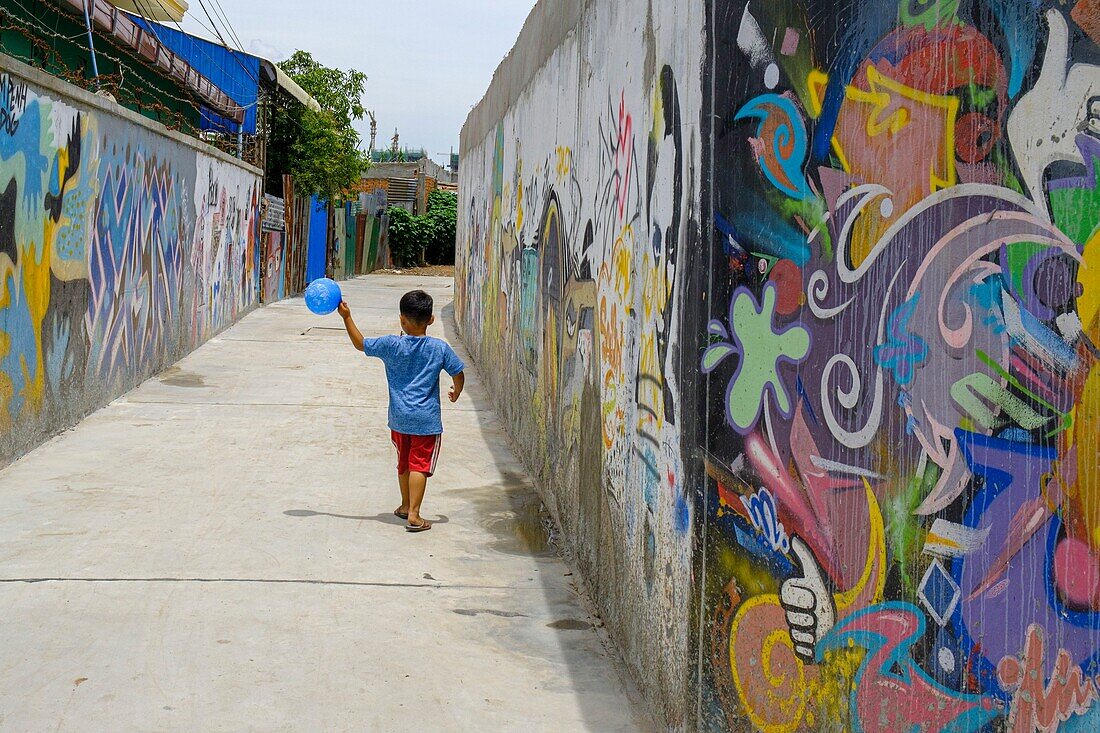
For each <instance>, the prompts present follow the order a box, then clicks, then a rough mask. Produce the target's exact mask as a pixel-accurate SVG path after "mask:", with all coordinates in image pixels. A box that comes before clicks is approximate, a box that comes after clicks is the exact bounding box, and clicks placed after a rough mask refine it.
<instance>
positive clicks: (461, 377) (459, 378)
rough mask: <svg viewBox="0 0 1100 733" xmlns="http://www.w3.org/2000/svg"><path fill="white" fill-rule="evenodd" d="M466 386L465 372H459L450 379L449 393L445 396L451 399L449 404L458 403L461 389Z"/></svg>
mask: <svg viewBox="0 0 1100 733" xmlns="http://www.w3.org/2000/svg"><path fill="white" fill-rule="evenodd" d="M465 386H466V372H459V373H458V374H456V375H454V376H453V377H451V391H450V393H449V394H448V395H447V396H448V397H450V398H451V402H458V398H459V397H460V396H461V395H462V388H463V387H465Z"/></svg>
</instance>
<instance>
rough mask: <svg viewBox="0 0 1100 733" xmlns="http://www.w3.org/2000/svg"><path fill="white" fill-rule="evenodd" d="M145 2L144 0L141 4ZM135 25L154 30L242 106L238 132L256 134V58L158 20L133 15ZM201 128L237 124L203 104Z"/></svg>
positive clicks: (218, 128) (228, 129) (234, 129)
mask: <svg viewBox="0 0 1100 733" xmlns="http://www.w3.org/2000/svg"><path fill="white" fill-rule="evenodd" d="M143 4H147V3H143ZM133 20H134V22H135V23H137V24H138V25H139V26H141V27H143V28H146V29H147V30H150V31H151V32H153V33H155V34H156V36H157V37H158V38H159V39H160V40H161V42H162V43H163V44H164V45H165V46H166V47H167V48H168V49H169V50H170V51H173V52H174V53H176V54H178V55H179V56H180V57H181V58H183V59H184V60H185V61H187V63H189V64H191V66H192V67H193V68H194V69H195V70H196V71H198V72H199V73H200V74H202V75H203V76H205V77H207V78H208V79H210V81H212V82H213V83H214V84H215V85H216V86H217V87H218V88H220V89H221V90H222V91H224V92H225V93H226V94H228V95H229V96H230V97H232V98H233V99H234V100H236V101H237V103H238V104H240V105H241V106H242V107H244V108H245V109H244V122H243V128H242V130H241V131H242V132H244V133H245V134H248V135H255V134H256V100H257V98H258V96H259V88H260V85H259V82H260V59H258V58H256V57H255V56H251V55H249V54H247V53H242V52H240V51H233V50H232V49H228V48H226V47H225V46H223V45H221V44H220V43H214V42H213V41H208V40H206V39H205V38H199V37H198V36H193V35H191V34H190V33H184V32H183V31H181V30H177V29H175V28H170V27H168V26H166V25H163V24H161V23H153V22H150V21H147V20H144V19H142V18H138V17H134V18H133ZM201 115H202V123H201V129H203V130H213V131H216V132H228V133H235V132H237V123H236V122H235V121H232V120H229V119H226V118H225V117H223V116H222V115H220V114H218V113H217V112H215V111H214V110H212V109H210V108H209V107H207V106H205V105H204V106H203V107H202V110H201Z"/></svg>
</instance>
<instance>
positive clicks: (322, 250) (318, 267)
mask: <svg viewBox="0 0 1100 733" xmlns="http://www.w3.org/2000/svg"><path fill="white" fill-rule="evenodd" d="M311 209H312V211H313V214H312V216H310V218H309V250H308V253H307V254H306V280H307V281H308V282H313V281H314V280H316V279H317V278H320V277H324V276H325V274H326V272H327V270H328V204H325V203H324V202H322V201H318V200H317V197H316V196H314V197H313V201H312V206H311Z"/></svg>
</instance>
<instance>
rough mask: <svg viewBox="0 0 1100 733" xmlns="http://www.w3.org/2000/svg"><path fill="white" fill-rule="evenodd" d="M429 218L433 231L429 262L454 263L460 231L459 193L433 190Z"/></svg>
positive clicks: (429, 205)
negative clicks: (457, 237) (456, 240)
mask: <svg viewBox="0 0 1100 733" xmlns="http://www.w3.org/2000/svg"><path fill="white" fill-rule="evenodd" d="M427 218H428V219H429V220H430V222H431V228H432V232H433V238H432V243H431V244H430V245H428V252H427V259H428V264H430V265H453V264H454V263H455V237H456V236H457V233H458V194H456V193H452V192H450V191H440V190H439V189H436V190H435V191H432V192H431V193H430V194H429V195H428V214H427Z"/></svg>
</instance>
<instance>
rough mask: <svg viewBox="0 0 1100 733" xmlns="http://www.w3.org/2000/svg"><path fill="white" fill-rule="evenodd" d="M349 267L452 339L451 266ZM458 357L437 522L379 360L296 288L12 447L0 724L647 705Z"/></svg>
mask: <svg viewBox="0 0 1100 733" xmlns="http://www.w3.org/2000/svg"><path fill="white" fill-rule="evenodd" d="M344 287H345V296H346V298H347V300H348V301H349V303H350V304H351V306H352V309H353V312H354V314H355V316H356V320H357V321H358V323H359V325H360V328H361V329H362V330H363V332H364V334H365V335H367V336H377V335H381V334H384V333H394V332H396V330H397V302H398V299H399V298H400V296H401V295H402V294H403V293H404V292H405V291H407V290H411V289H413V288H415V287H424V288H425V289H427V290H429V292H431V293H432V294H433V295H434V296H435V297H436V312H437V321H438V322H437V325H435V326H433V327H432V329H431V330H430V333H432V334H434V335H436V336H443V335H444V333H446V335H447V336H448V337H449V338H450V341H451V343H453V344H456V348H458V347H457V339H456V338H455V337H454V333H453V326H452V325H451V324H452V321H451V309H450V307H449V304H450V301H451V292H452V287H451V282H450V281H449V280H445V279H439V278H435V279H432V278H414V277H401V276H372V277H367V278H360V279H358V280H356V281H354V282H350V283H346V284H345V285H344ZM441 311H442V313H441ZM459 353H460V354H461V355H462V356H463V358H466V354H465V352H464V351H462V350H461V348H459ZM467 361H468V360H467ZM468 374H469V378H468V379H467V394H466V395H464V396H463V397H462V399H461V400H460V401H459V403H458V404H457V405H450V404H449V403H447V404H445V405H444V423H445V424H446V427H447V434H446V436H445V440H444V443H443V452H442V456H441V459H440V466H441V467H440V471H439V473H438V474H437V475H436V477H435V478H434V479H433V480H432V481H431V482H430V483H429V487H428V496H427V500H426V501H425V504H424V515H425V516H426V517H428V518H429V519H432V520H435V521H436V522H437V524H436V526H435V528H434V529H433V530H432V531H430V532H427V533H424V534H419V535H410V534H407V533H406V532H405V531H404V530H403V528H402V523H401V522H400V520H398V519H397V518H396V517H394V516H393V515H392V514H391V512H392V511H393V509H394V508H395V507H396V506H397V505H398V504H399V503H400V497H399V494H398V492H397V488H396V478H395V476H394V469H393V464H394V456H393V448H392V446H391V444H390V442H389V432H388V430H387V428H386V398H387V395H386V387H385V376H384V372H383V369H382V366H381V364H380V363H379V362H377V361H375V360H369V359H367V358H365V357H363V356H361V355H359V354H357V353H356V352H355V350H354V349H353V348H352V347H351V345H350V344H349V342H348V341H347V337H346V336H345V334H344V332H343V329H342V327H341V324H340V321H339V318H338V317H337V316H331V317H329V318H324V319H322V318H318V317H316V316H313V315H311V314H310V313H309V312H308V311H307V310H306V309H305V306H304V304H303V301H302V300H301V298H297V299H294V300H290V301H285V302H283V303H279V304H276V305H273V306H270V307H267V308H264V309H261V310H258V311H256V312H255V313H253V314H251V315H250V316H248V317H247V318H245V319H244V320H243V321H242V322H241V323H240V324H238V325H237V326H235V327H234V328H232V329H230V330H228V331H226V332H225V333H223V334H222V335H221V336H220V337H219V338H216V339H214V340H213V341H211V342H210V343H209V344H207V345H206V346H204V347H203V348H201V349H199V350H198V351H196V352H195V353H194V354H192V355H191V356H189V357H188V358H186V359H184V360H183V361H182V362H180V363H179V364H178V365H176V366H175V367H173V368H172V369H170V370H168V371H167V372H165V373H164V374H162V375H160V376H159V377H157V378H155V379H153V380H151V381H149V382H147V383H146V384H144V385H143V386H141V387H140V388H138V389H137V390H135V391H133V392H131V393H130V394H128V395H126V396H125V397H123V398H121V399H119V400H117V401H116V402H114V403H113V404H111V405H110V406H109V407H107V408H105V409H103V410H101V411H99V412H97V413H96V414H94V415H92V416H91V417H89V418H88V419H86V420H85V421H84V422H82V423H81V424H80V425H79V426H78V427H77V428H75V429H74V430H72V431H69V432H68V433H66V434H65V435H62V436H60V437H59V438H57V439H55V440H53V441H51V442H50V443H48V444H46V445H45V446H43V447H41V448H39V449H38V450H36V451H34V452H33V453H31V454H30V455H28V456H27V457H25V458H24V459H22V460H21V461H19V462H17V463H15V464H14V465H12V466H10V467H8V468H7V469H5V470H3V471H0V609H3V614H2V617H0V618H2V624H0V730H2V731H80V732H81V733H87V732H90V731H110V732H111V733H118V732H121V731H196V732H203V733H205V732H207V731H246V730H247V731H309V732H313V731H520V732H521V733H533V732H535V731H555V732H557V731H600V732H601V733H604V732H611V731H638V730H642V731H646V730H651V727H650V723H649V722H648V719H647V718H645V714H644V713H643V707H642V706H640V705H639V704H638V703H637V695H636V693H635V692H634V690H633V688H632V687H631V686H630V685H629V684H628V683H626V682H624V678H623V677H622V676H621V675H620V674H619V673H618V670H617V666H616V665H615V664H614V662H613V661H612V659H611V657H610V655H609V654H608V653H607V652H606V643H607V642H606V639H605V637H604V635H603V632H602V631H600V630H597V629H595V628H594V627H593V624H594V623H596V622H595V621H594V620H593V619H592V618H590V617H589V616H588V614H587V613H586V611H585V609H584V607H583V605H582V602H581V600H580V599H579V598H578V596H577V594H576V592H575V591H574V589H573V581H574V578H573V577H571V575H570V571H569V569H568V568H567V566H566V565H565V564H563V563H562V561H561V560H560V559H558V557H557V556H556V555H555V554H554V552H553V550H552V548H549V547H548V546H547V545H546V543H545V539H544V538H545V535H544V534H543V531H542V527H541V526H540V516H539V502H538V499H537V498H536V497H535V496H534V494H533V493H532V491H531V488H530V482H529V480H528V478H527V477H526V475H525V473H524V471H523V469H522V468H521V466H520V464H519V463H518V462H517V461H516V459H515V457H514V456H513V455H512V454H511V453H510V452H509V450H508V449H507V447H506V442H505V439H504V436H503V434H502V432H501V429H500V426H499V425H498V423H497V421H496V419H495V417H494V416H493V414H492V413H491V411H490V410H489V408H488V405H487V403H486V401H485V398H484V394H483V393H482V392H481V389H480V386H479V381H478V378H477V373H476V371H474V370H472V369H471V371H470V372H469V373H468ZM447 384H449V381H448V382H447Z"/></svg>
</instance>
